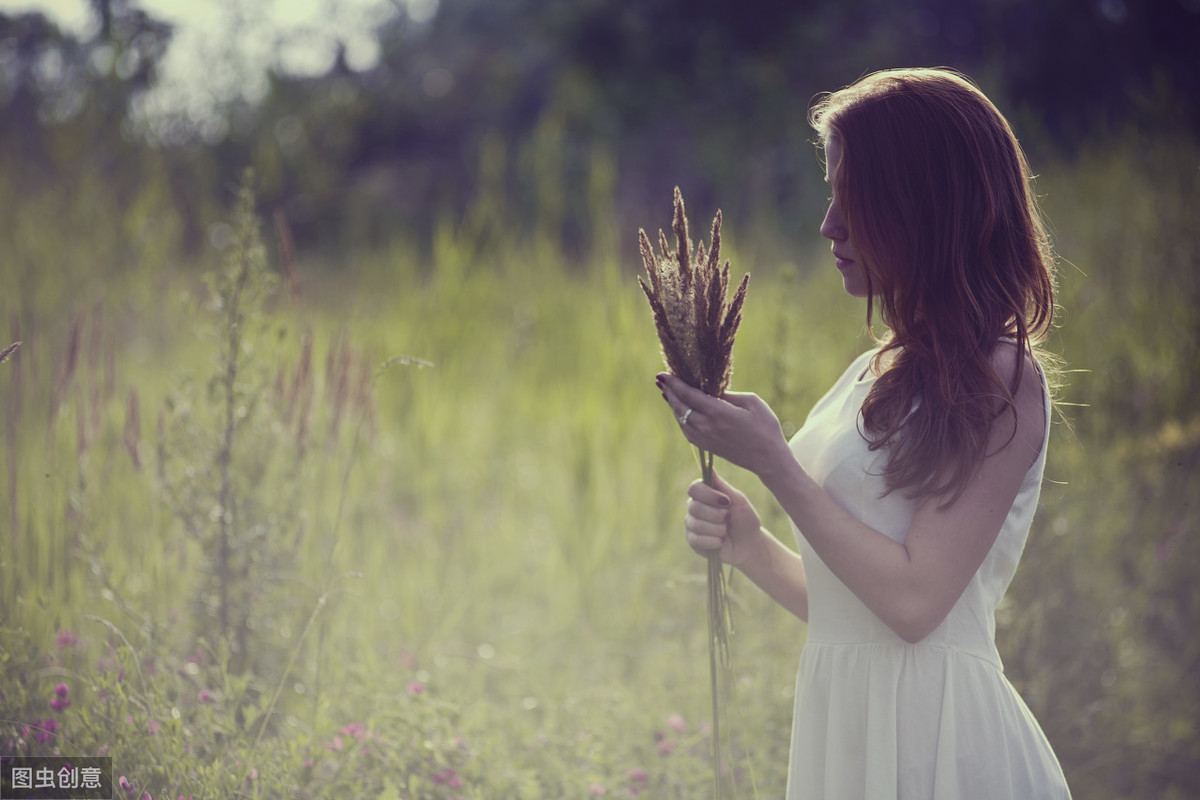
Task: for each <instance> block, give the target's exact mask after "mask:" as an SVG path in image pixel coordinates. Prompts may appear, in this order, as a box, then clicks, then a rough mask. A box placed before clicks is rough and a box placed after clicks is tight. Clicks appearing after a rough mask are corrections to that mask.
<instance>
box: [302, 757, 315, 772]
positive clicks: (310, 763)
mask: <svg viewBox="0 0 1200 800" xmlns="http://www.w3.org/2000/svg"><path fill="white" fill-rule="evenodd" d="M301 766H303V767H304V768H305V769H312V768H313V760H312V759H311V758H306V759H304V762H303V763H302V764H301Z"/></svg>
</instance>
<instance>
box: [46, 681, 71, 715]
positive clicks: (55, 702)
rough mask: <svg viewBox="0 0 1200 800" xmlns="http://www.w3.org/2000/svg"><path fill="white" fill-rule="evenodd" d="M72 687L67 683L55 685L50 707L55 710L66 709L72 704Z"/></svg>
mask: <svg viewBox="0 0 1200 800" xmlns="http://www.w3.org/2000/svg"><path fill="white" fill-rule="evenodd" d="M70 694H71V689H70V688H69V687H68V686H67V685H66V684H65V683H60V684H59V685H58V686H55V687H54V699H52V700H51V701H50V707H51V708H53V709H54V710H55V711H65V710H66V709H67V708H68V707H69V706H70V705H71V698H70Z"/></svg>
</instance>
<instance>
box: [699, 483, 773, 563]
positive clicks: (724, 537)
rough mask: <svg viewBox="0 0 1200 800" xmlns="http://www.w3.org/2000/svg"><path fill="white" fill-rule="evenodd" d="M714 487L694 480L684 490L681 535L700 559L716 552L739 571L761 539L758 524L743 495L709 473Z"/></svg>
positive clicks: (760, 528)
mask: <svg viewBox="0 0 1200 800" xmlns="http://www.w3.org/2000/svg"><path fill="white" fill-rule="evenodd" d="M713 478H714V482H715V483H716V486H709V485H708V484H706V483H704V481H701V480H697V481H695V482H694V483H693V484H692V485H691V486H689V487H688V504H687V516H686V517H685V518H684V531H685V535H686V536H687V542H688V544H689V545H691V547H692V549H693V550H695V551H696V552H697V553H699V554H700V555H702V556H708V554H709V553H712V552H713V551H714V550H719V551H720V553H721V560H722V561H723V562H725V563H726V564H729V565H730V566H733V567H738V568H740V567H742V566H743V565H745V564H746V562H747V561H748V560H749V559H750V558H751V557H752V556H753V554H754V551H755V549H756V548H757V547H758V545H759V544H761V542H762V539H763V530H762V520H761V519H760V518H759V516H758V512H757V511H755V510H754V506H752V505H751V504H750V501H749V500H748V499H746V495H744V494H742V493H741V492H739V491H738V490H737V489H735V488H733V486H731V485H730V484H728V483H726V482H725V481H724V480H723V479H722V478H721V476H719V475H717V474H716V472H714V473H713Z"/></svg>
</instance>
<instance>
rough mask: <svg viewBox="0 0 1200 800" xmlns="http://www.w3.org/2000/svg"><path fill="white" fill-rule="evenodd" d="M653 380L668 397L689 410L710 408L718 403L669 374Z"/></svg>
mask: <svg viewBox="0 0 1200 800" xmlns="http://www.w3.org/2000/svg"><path fill="white" fill-rule="evenodd" d="M655 380H657V381H658V383H659V384H660V385H662V387H663V388H664V389H665V390H666V391H667V394H668V396H673V397H675V398H676V399H678V400H679V402H681V403H684V404H686V405H687V406H688V407H690V408H704V407H709V408H711V404H712V403H719V402H720V400H718V399H717V398H715V397H711V396H709V395H707V394H705V393H704V392H702V391H700V390H699V389H697V388H696V387H694V386H689V385H688V384H686V383H684V382H683V381H682V380H680V379H679V378H676V377H675V376H674V375H672V374H670V373H669V372H660V373H658V375H657V376H656V378H655Z"/></svg>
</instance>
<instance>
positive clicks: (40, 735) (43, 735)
mask: <svg viewBox="0 0 1200 800" xmlns="http://www.w3.org/2000/svg"><path fill="white" fill-rule="evenodd" d="M34 727H35V728H37V729H38V730H37V734H35V737H34V738H35V739H37V743H38V744H46V743H48V742H49V741H50V740H51V739H53V738H54V734H55V732H56V731H57V730H58V723H57V722H55V721H54V720H52V719H44V720H43V719H39V720H38V721H37V722H35V723H34Z"/></svg>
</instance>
